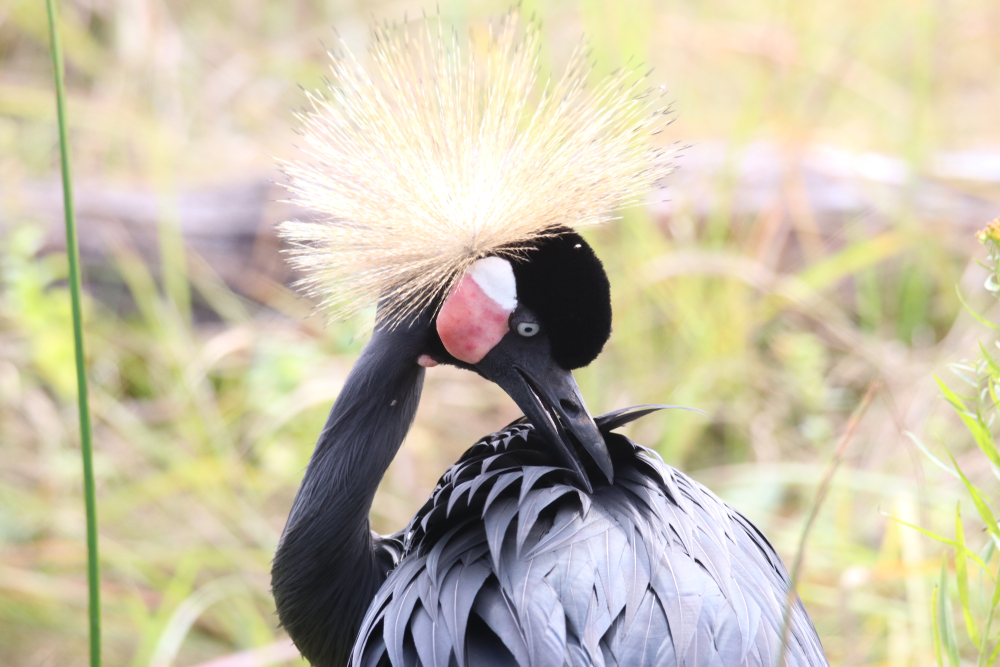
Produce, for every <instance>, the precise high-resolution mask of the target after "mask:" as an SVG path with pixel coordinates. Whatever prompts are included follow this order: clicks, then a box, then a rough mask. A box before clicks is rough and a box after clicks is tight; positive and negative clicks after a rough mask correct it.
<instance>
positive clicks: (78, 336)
mask: <svg viewBox="0 0 1000 667" xmlns="http://www.w3.org/2000/svg"><path fill="white" fill-rule="evenodd" d="M45 4H46V9H47V10H48V16H49V51H50V53H51V54H52V68H53V71H54V75H55V87H56V113H57V117H58V125H59V156H60V165H61V167H62V186H63V205H64V207H65V211H66V255H67V256H68V258H69V289H70V303H71V307H72V311H73V343H74V351H75V353H76V388H77V402H78V405H79V408H80V451H81V454H82V457H83V494H84V502H85V505H86V514H87V586H88V589H89V596H88V599H89V605H88V613H89V617H90V665H91V667H100V664H101V589H100V569H99V563H98V552H97V500H96V498H95V493H94V464H93V452H92V444H91V437H90V406H89V405H88V402H87V373H86V366H85V361H84V356H83V317H82V310H81V307H80V259H79V255H80V253H79V248H78V247H77V238H76V216H75V214H74V210H73V178H72V175H71V174H70V158H69V137H68V136H67V129H66V87H65V85H64V83H63V79H64V77H63V57H62V46H61V44H60V42H59V30H58V27H57V17H56V6H55V0H46V2H45Z"/></svg>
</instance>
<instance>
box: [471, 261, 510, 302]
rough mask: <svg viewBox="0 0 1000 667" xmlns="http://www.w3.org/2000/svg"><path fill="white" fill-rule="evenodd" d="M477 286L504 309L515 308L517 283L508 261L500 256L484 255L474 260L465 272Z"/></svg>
mask: <svg viewBox="0 0 1000 667" xmlns="http://www.w3.org/2000/svg"><path fill="white" fill-rule="evenodd" d="M467 275H468V276H469V277H470V278H472V279H473V280H475V281H476V284H477V285H479V288H480V289H481V290H483V293H484V294H485V295H486V296H488V297H489V298H491V299H493V300H494V301H496V303H497V305H499V306H500V307H501V308H503V309H504V310H506V311H513V310H514V309H515V308H517V283H516V282H515V280H514V269H513V268H512V267H511V265H510V262H508V261H507V260H506V259H501V258H500V257H486V258H484V259H480V260H478V261H476V262H475V263H474V264H473V265H472V266H471V267H469V271H468V274H467Z"/></svg>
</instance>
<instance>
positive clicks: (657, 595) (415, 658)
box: [352, 409, 828, 667]
mask: <svg viewBox="0 0 1000 667" xmlns="http://www.w3.org/2000/svg"><path fill="white" fill-rule="evenodd" d="M646 412H648V410H641V409H640V410H636V409H632V410H625V411H620V412H617V413H612V414H610V415H605V416H603V417H599V418H598V419H597V421H598V424H599V425H600V426H601V428H602V431H604V432H605V434H606V440H607V444H608V447H609V450H610V451H611V454H612V457H613V461H614V465H615V483H614V485H605V486H601V487H597V488H596V489H595V491H594V493H593V494H592V495H588V494H585V493H582V492H581V491H579V490H578V489H577V488H575V487H574V486H572V485H571V484H570V479H569V477H568V476H567V473H566V471H565V470H563V469H561V468H559V467H557V466H554V465H552V464H551V462H550V461H548V460H547V455H546V454H545V451H544V449H543V448H541V447H539V445H538V444H537V442H536V439H537V438H538V436H537V435H536V434H535V433H534V429H533V427H532V426H531V425H530V424H527V423H524V422H520V423H515V424H512V425H511V426H509V427H508V428H506V429H504V430H503V431H500V432H498V433H496V434H494V435H492V436H489V437H488V438H485V439H484V440H482V441H480V442H479V443H477V444H476V445H475V446H473V448H472V449H470V450H469V451H468V452H467V453H466V455H465V456H464V457H463V458H462V459H461V460H460V461H459V462H458V463H457V464H455V465H454V466H452V467H451V468H450V469H449V470H448V472H447V473H446V474H445V476H444V477H443V478H442V480H441V482H440V483H439V484H438V486H437V488H436V489H435V491H434V493H433V495H432V497H431V499H430V500H429V501H428V502H427V504H426V505H425V506H424V508H423V509H422V510H421V511H420V512H419V513H418V514H417V516H416V517H415V518H414V519H413V522H412V523H411V524H410V526H409V527H408V528H407V530H406V531H403V532H402V533H401V534H399V535H398V536H396V538H395V539H394V540H392V541H390V542H387V543H385V544H386V546H387V547H390V546H391V549H392V553H393V554H394V555H395V556H396V557H397V558H398V565H397V567H396V568H395V569H394V570H393V571H392V572H391V573H390V574H389V576H388V579H387V581H386V582H385V584H384V585H383V586H382V588H381V590H380V592H379V594H378V596H377V597H376V599H375V600H374V601H373V603H372V605H371V606H370V607H369V612H368V614H367V616H366V618H365V620H364V622H363V624H362V630H361V633H360V636H359V638H358V640H357V643H356V644H355V648H354V652H353V657H352V664H353V665H357V666H362V665H364V666H376V665H389V664H391V665H409V666H414V667H416V666H423V667H467V666H469V667H483V666H486V667H492V666H511V667H527V666H535V667H550V666H551V667H561V666H563V665H572V666H579V667H591V666H594V665H598V666H605V667H611V666H613V665H614V666H622V667H625V666H627V667H643V666H647V665H648V666H657V667H674V666H689V667H695V666H698V667H703V666H710V665H712V666H720V667H735V666H738V665H748V666H749V665H759V666H761V667H772V666H773V665H774V664H775V661H776V659H777V657H778V648H779V642H780V637H781V631H782V623H783V611H784V604H785V599H786V598H785V591H786V590H787V587H788V585H789V581H788V575H787V574H786V572H785V569H784V566H783V565H782V563H781V560H780V558H779V557H778V555H777V554H776V553H775V551H774V549H773V548H772V547H771V545H770V544H769V543H768V541H767V540H766V539H765V538H764V536H763V535H762V534H761V533H760V532H759V531H758V530H757V529H756V528H755V527H754V526H753V525H752V524H751V523H750V522H749V521H747V519H745V518H744V517H743V516H742V515H740V514H739V513H738V512H736V511H735V510H734V509H732V508H731V507H729V506H728V505H726V504H725V503H724V502H722V501H721V500H719V498H718V497H716V496H715V495H714V494H712V493H711V492H710V491H708V490H707V489H706V488H704V487H703V486H701V485H700V484H698V483H697V482H695V481H693V480H692V479H691V478H689V477H687V476H686V475H684V474H683V473H681V472H679V471H677V470H676V469H674V468H672V467H670V466H668V465H666V464H665V463H664V462H663V461H662V460H661V459H660V458H659V456H657V454H656V453H655V452H653V451H652V450H649V449H646V448H644V447H641V446H639V445H636V444H634V443H632V442H631V441H630V440H628V439H627V438H625V437H623V436H621V435H618V434H612V433H610V432H609V431H610V429H611V428H613V427H615V426H618V425H620V424H621V423H624V422H626V421H628V420H630V419H632V418H635V417H636V416H639V415H641V414H645V413H646ZM791 614H792V616H791V621H790V623H791V625H790V632H789V646H788V650H787V653H786V656H785V659H786V663H785V664H786V665H789V666H796V667H801V666H806V665H808V666H813V667H818V666H823V665H827V664H828V663H827V661H826V658H825V657H824V654H823V650H822V646H821V645H820V642H819V638H818V637H817V635H816V631H815V630H814V629H813V626H812V623H811V622H810V620H809V618H808V616H807V614H806V612H805V609H804V608H803V607H802V604H801V602H799V601H798V600H797V599H796V602H795V605H794V607H793V609H792V611H791Z"/></svg>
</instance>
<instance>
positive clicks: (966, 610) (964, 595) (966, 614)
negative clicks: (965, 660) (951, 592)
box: [955, 504, 979, 645]
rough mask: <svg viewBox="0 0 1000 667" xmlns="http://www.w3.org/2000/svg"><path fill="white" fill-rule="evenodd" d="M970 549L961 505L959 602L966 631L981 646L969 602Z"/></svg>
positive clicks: (957, 559) (957, 568) (957, 549)
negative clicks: (968, 557)
mask: <svg viewBox="0 0 1000 667" xmlns="http://www.w3.org/2000/svg"><path fill="white" fill-rule="evenodd" d="M967 552H968V549H967V548H966V546H965V529H964V528H963V527H962V509H961V504H958V505H956V506H955V580H956V581H957V582H958V602H959V604H960V605H961V607H962V617H963V618H964V619H965V630H966V632H968V634H969V639H971V640H972V643H973V644H977V645H978V644H979V632H978V631H977V630H976V622H975V620H973V618H972V603H971V602H970V600H969V568H968V564H967V563H966V560H965V555H966V553H967Z"/></svg>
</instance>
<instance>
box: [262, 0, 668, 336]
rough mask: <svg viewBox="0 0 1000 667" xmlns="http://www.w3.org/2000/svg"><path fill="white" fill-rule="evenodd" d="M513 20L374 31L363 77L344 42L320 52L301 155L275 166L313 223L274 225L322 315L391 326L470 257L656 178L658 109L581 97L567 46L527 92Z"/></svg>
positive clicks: (531, 44) (661, 170)
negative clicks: (468, 35)
mask: <svg viewBox="0 0 1000 667" xmlns="http://www.w3.org/2000/svg"><path fill="white" fill-rule="evenodd" d="M435 24H436V26H437V27H436V28H435ZM519 24H520V22H519V17H518V13H517V12H516V11H513V12H511V13H509V14H508V15H507V16H505V17H504V19H503V20H502V21H501V23H500V24H499V26H496V27H494V26H492V25H491V27H490V32H489V38H488V41H487V43H486V44H482V43H481V42H482V41H483V40H479V41H480V44H478V45H477V44H476V42H475V40H472V39H470V40H469V43H468V44H466V45H461V44H460V40H459V38H458V36H457V34H456V33H455V32H454V31H445V30H444V29H443V28H442V27H441V21H440V18H439V19H438V20H437V21H436V22H434V21H430V20H425V21H424V22H423V23H422V24H421V25H420V27H419V28H415V26H413V25H412V24H404V25H403V26H398V27H397V26H384V27H376V28H375V29H374V32H373V46H372V47H371V62H372V65H373V69H374V71H373V72H372V73H369V72H367V71H366V70H365V69H364V68H362V66H361V65H360V64H359V63H358V61H357V60H356V59H355V58H354V57H353V55H352V54H351V53H350V51H349V50H348V49H347V48H346V46H345V45H344V44H343V42H341V45H340V52H336V53H331V55H332V58H333V64H332V77H331V80H330V81H329V90H328V91H327V92H326V94H325V95H323V96H317V95H311V94H310V95H309V101H310V103H311V108H309V109H308V110H306V111H304V112H302V113H301V114H299V121H300V122H301V124H302V128H301V134H302V137H303V139H304V142H305V145H304V146H302V148H303V149H304V150H305V151H306V153H307V154H308V155H309V157H310V161H309V162H302V161H296V162H283V163H282V166H283V169H284V171H285V172H286V174H287V176H288V181H289V182H288V184H287V185H286V187H287V188H288V189H289V191H290V192H291V193H292V195H293V197H292V199H291V201H292V203H295V204H297V205H300V206H303V207H305V208H308V209H312V210H313V211H315V212H316V213H317V214H318V215H317V216H315V218H316V219H315V220H312V221H305V220H302V221H289V222H284V223H282V224H281V225H280V226H279V228H278V230H279V234H280V235H281V237H282V238H284V239H285V240H286V241H287V242H288V243H289V245H290V250H289V251H288V252H289V253H290V255H291V263H292V265H293V266H294V267H295V268H296V269H298V270H299V271H301V273H302V275H303V276H304V278H303V279H302V280H301V281H300V283H299V285H300V286H301V287H304V288H305V289H306V292H307V293H308V294H310V295H312V296H314V297H317V298H318V299H319V300H320V302H321V305H322V307H324V308H327V309H329V311H330V314H331V315H332V316H333V318H335V319H339V318H344V317H348V316H350V315H353V314H355V313H356V312H358V311H359V310H360V309H362V308H364V307H366V306H368V305H370V304H372V303H374V302H376V301H378V303H379V309H378V318H379V320H381V321H382V322H384V323H389V324H395V323H398V322H399V321H401V320H403V319H405V318H407V317H408V316H411V315H413V314H415V313H417V312H419V311H420V310H422V309H423V308H425V307H426V306H427V305H428V304H429V303H432V302H433V301H434V300H435V299H436V298H437V297H438V296H440V295H442V294H446V293H448V291H450V290H451V288H452V286H453V285H454V283H455V282H456V281H457V280H458V279H459V278H460V277H461V276H462V275H463V273H464V272H465V270H466V269H467V268H468V267H469V266H470V265H471V264H472V263H473V262H475V261H476V260H478V259H481V258H483V257H486V256H490V255H499V256H513V255H516V254H517V253H518V252H519V250H518V249H520V251H521V252H523V250H524V249H525V248H527V247H530V245H531V243H532V241H537V240H539V239H540V238H543V237H545V236H547V235H550V234H551V233H552V231H553V230H554V229H556V228H558V227H581V226H585V225H593V224H598V223H601V222H604V221H607V220H610V219H611V218H612V215H613V212H614V210H615V208H616V207H622V206H628V205H634V204H636V203H638V202H639V201H641V199H642V197H643V195H644V194H645V193H646V192H647V191H648V190H649V189H650V188H652V187H653V186H654V184H655V182H656V181H657V180H658V179H659V178H661V177H662V176H664V175H666V174H667V173H668V172H669V171H670V166H669V163H668V161H667V160H666V158H665V156H666V153H667V151H665V150H664V149H658V148H655V147H653V146H652V144H651V142H650V137H651V135H653V134H656V133H657V132H658V131H659V130H660V129H662V127H663V126H664V125H665V124H666V122H667V120H668V118H667V113H668V111H667V109H666V108H665V107H663V106H659V105H660V104H661V102H660V100H661V99H662V95H659V94H654V91H652V90H649V89H644V88H643V87H642V82H643V81H644V79H645V77H641V76H636V75H635V74H633V73H632V72H630V71H628V70H622V71H619V72H616V73H614V74H612V75H610V76H609V77H607V78H606V79H604V81H603V82H601V83H600V84H599V85H598V86H596V87H594V88H590V87H588V86H587V85H586V83H587V81H586V80H587V77H588V75H589V74H590V72H591V67H590V66H588V64H587V58H586V54H585V52H584V49H583V48H582V47H578V48H577V49H576V51H575V52H574V53H573V56H572V58H571V60H570V62H569V64H568V66H567V68H566V71H565V73H564V74H563V75H562V77H561V78H559V79H558V80H555V81H552V80H550V81H548V82H546V83H545V84H544V85H538V82H537V69H538V68H537V58H538V29H537V26H535V25H533V24H532V25H529V26H527V28H525V29H523V30H522V29H521V28H520V27H519ZM463 46H464V49H463ZM477 46H478V48H477Z"/></svg>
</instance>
